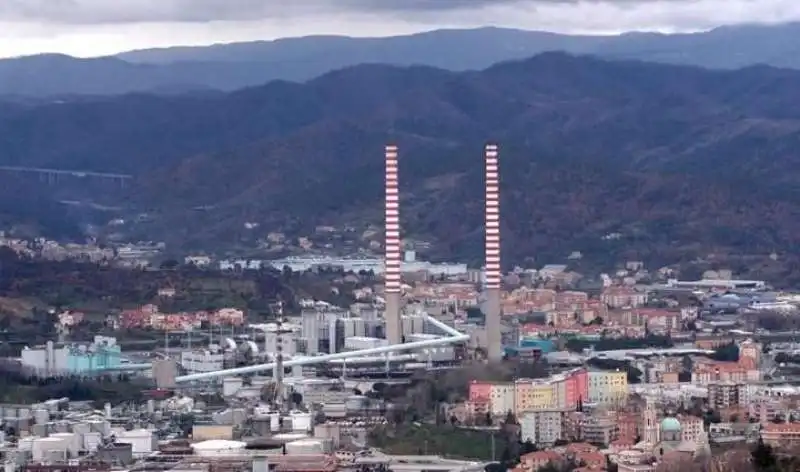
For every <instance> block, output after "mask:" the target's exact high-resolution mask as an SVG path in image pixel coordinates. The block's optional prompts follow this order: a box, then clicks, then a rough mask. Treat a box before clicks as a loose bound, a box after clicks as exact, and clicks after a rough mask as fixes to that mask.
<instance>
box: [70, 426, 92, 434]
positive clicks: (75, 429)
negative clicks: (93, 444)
mask: <svg viewBox="0 0 800 472" xmlns="http://www.w3.org/2000/svg"><path fill="white" fill-rule="evenodd" d="M91 430H92V428H91V427H89V425H88V424H87V423H75V424H73V425H72V432H73V433H77V434H86V433H88V432H89V431H91Z"/></svg>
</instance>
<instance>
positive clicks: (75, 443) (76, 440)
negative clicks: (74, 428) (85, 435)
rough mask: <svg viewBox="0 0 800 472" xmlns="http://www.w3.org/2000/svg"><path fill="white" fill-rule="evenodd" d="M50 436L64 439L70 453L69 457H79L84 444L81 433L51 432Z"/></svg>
mask: <svg viewBox="0 0 800 472" xmlns="http://www.w3.org/2000/svg"><path fill="white" fill-rule="evenodd" d="M50 437H51V438H59V439H63V440H64V444H65V445H66V447H67V452H68V453H69V457H77V456H78V452H79V451H80V450H81V446H83V440H82V439H81V437H80V435H79V434H75V433H55V434H51V435H50Z"/></svg>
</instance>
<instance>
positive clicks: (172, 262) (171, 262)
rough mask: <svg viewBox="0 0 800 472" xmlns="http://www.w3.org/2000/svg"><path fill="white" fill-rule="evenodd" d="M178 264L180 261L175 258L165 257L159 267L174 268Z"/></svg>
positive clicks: (163, 268) (164, 268)
mask: <svg viewBox="0 0 800 472" xmlns="http://www.w3.org/2000/svg"><path fill="white" fill-rule="evenodd" d="M178 265H180V263H179V262H178V261H176V260H175V259H167V260H165V261H164V262H162V263H161V266H160V268H161V269H162V270H175V269H177V268H178Z"/></svg>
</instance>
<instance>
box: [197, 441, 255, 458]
mask: <svg viewBox="0 0 800 472" xmlns="http://www.w3.org/2000/svg"><path fill="white" fill-rule="evenodd" d="M245 446H247V443H243V442H241V441H227V440H224V439H211V440H208V441H203V442H199V443H195V444H192V449H194V453H195V454H197V455H198V456H210V457H219V456H237V455H240V454H242V453H243V451H244V448H245Z"/></svg>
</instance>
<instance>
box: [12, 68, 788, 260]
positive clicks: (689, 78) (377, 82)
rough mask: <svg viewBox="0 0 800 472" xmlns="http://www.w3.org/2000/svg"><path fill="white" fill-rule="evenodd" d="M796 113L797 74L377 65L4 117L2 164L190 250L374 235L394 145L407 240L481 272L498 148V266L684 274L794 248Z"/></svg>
mask: <svg viewBox="0 0 800 472" xmlns="http://www.w3.org/2000/svg"><path fill="white" fill-rule="evenodd" d="M798 101H800V72H794V71H789V70H780V69H773V68H768V67H752V68H747V69H742V70H739V71H727V72H724V71H710V70H703V69H698V68H692V67H679V66H667V65H656V64H649V63H642V62H607V61H603V60H599V59H595V58H589V57H574V56H569V55H566V54H561V53H547V54H543V55H540V56H536V57H534V58H532V59H529V60H525V61H520V62H510V63H504V64H500V65H497V66H494V67H491V68H489V69H486V70H484V71H481V72H463V73H456V72H448V71H443V70H438V69H432V68H426V67H410V68H397V67H391V66H377V65H367V66H359V67H353V68H349V69H344V70H340V71H337V72H332V73H330V74H327V75H325V76H323V77H320V78H318V79H315V80H312V81H310V82H307V83H303V84H297V83H288V82H274V83H271V84H269V85H266V86H263V87H257V88H251V89H245V90H242V91H239V92H235V93H231V94H227V95H221V94H220V95H213V96H203V97H169V98H163V97H161V98H159V97H154V96H136V95H131V96H125V97H120V98H108V99H95V100H82V101H81V100H79V101H77V102H67V103H63V104H58V105H47V106H31V105H8V106H6V107H5V108H0V156H1V157H0V163H2V164H22V163H24V164H25V165H31V166H41V167H57V168H82V169H91V170H100V171H109V172H129V173H133V174H135V175H136V176H137V179H138V181H137V185H135V186H134V187H133V188H131V189H130V190H131V193H130V194H129V195H128V197H129V199H128V203H127V204H128V205H129V208H131V209H136V210H137V211H138V210H148V211H149V212H150V213H151V215H152V216H153V222H152V223H151V224H150V226H148V227H147V229H148V230H149V231H152V232H154V233H155V234H157V235H165V236H164V237H166V238H168V241H171V242H177V243H180V244H181V245H183V247H192V246H194V245H204V244H205V245H207V244H215V245H219V244H222V243H226V242H231V241H235V240H237V238H238V237H239V236H240V234H239V233H240V230H239V228H242V226H243V224H244V222H247V221H255V222H259V223H261V228H262V229H264V230H265V231H269V230H273V229H291V230H296V231H300V232H301V231H303V230H304V229H303V228H306V229H307V228H311V227H312V226H313V225H316V224H322V223H330V224H343V223H353V224H358V223H362V222H372V223H378V224H379V223H380V222H381V212H380V204H381V197H382V182H383V177H382V173H383V159H382V157H383V156H382V146H383V144H384V143H386V142H387V141H394V142H396V143H398V144H399V146H400V149H401V187H402V192H403V200H402V209H401V214H402V218H403V225H404V231H405V233H406V236H410V237H417V238H421V239H426V240H429V241H431V242H433V244H434V250H433V251H432V254H433V255H434V256H436V257H439V258H444V257H461V258H471V259H473V260H478V259H479V258H480V253H481V251H480V247H481V244H482V217H481V212H482V211H483V210H482V208H483V202H482V198H483V192H482V168H483V164H482V146H483V144H484V143H485V142H486V141H487V140H493V141H497V142H499V143H500V145H501V159H502V164H501V167H502V175H501V180H502V192H503V193H502V200H503V201H502V212H503V220H504V221H503V238H504V251H505V253H506V254H505V256H506V260H512V258H514V259H518V260H521V259H525V258H527V259H530V260H534V261H537V262H548V261H552V260H562V259H563V258H564V257H565V256H566V255H567V254H569V253H570V252H571V251H574V250H581V251H584V252H585V253H587V254H601V255H602V256H603V257H608V256H610V255H615V254H621V255H624V256H625V257H638V258H644V259H646V260H655V261H664V262H674V261H675V260H678V259H691V258H695V257H697V256H702V255H706V254H708V253H709V252H723V253H724V252H735V253H739V254H769V253H770V252H772V251H777V252H779V253H780V252H782V251H789V250H791V248H794V247H797V243H798V239H799V238H800V236H798V235H800V231H798V230H800V227H798V223H797V222H798V221H800V218H798V216H800V214H799V213H800V212H799V211H798V210H799V208H798V203H797V202H798V201H800V200H798V191H800V188H799V187H798V185H797V182H798V181H800V180H799V179H798V177H800V175H798V174H799V173H800V167H798V165H797V163H798V160H800V159H799V158H798V154H797V151H796V150H797V149H798V145H799V144H800V109H798V108H797V107H796V106H795V104H796V103H798ZM199 207H202V208H203V210H202V211H198V210H197V208H199ZM609 234H616V235H617V236H618V239H614V240H604V239H602V238H603V237H604V236H606V235H609Z"/></svg>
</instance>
